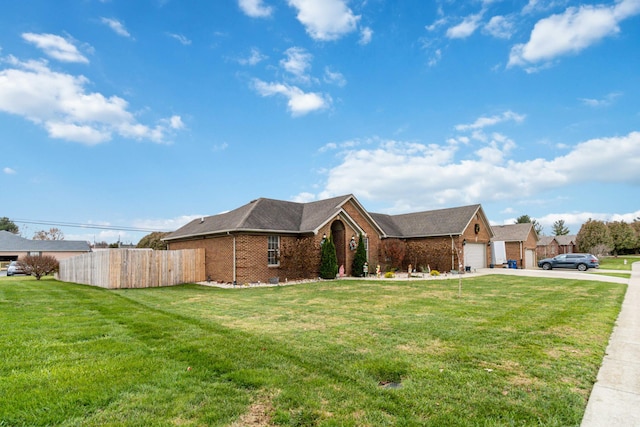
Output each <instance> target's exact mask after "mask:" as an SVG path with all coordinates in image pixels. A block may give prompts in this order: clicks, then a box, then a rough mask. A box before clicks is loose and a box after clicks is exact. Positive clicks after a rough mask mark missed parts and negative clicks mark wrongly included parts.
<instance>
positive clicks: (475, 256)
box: [464, 243, 487, 271]
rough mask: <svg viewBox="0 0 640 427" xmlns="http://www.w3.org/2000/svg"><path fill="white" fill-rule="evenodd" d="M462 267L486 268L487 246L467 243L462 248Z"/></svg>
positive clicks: (472, 268)
mask: <svg viewBox="0 0 640 427" xmlns="http://www.w3.org/2000/svg"><path fill="white" fill-rule="evenodd" d="M464 266H465V267H471V271H473V270H474V269H476V268H485V267H486V266H487V245H485V244H484V243H467V244H466V245H465V246H464Z"/></svg>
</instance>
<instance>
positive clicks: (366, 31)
mask: <svg viewBox="0 0 640 427" xmlns="http://www.w3.org/2000/svg"><path fill="white" fill-rule="evenodd" d="M372 38H373V30H372V29H371V28H369V27H364V28H363V29H361V30H360V40H358V43H360V44H361V45H367V44H369V43H371V39H372Z"/></svg>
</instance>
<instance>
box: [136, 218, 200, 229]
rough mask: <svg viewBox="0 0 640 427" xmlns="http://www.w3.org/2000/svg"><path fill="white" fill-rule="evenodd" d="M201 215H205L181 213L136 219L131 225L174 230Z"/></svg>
mask: <svg viewBox="0 0 640 427" xmlns="http://www.w3.org/2000/svg"><path fill="white" fill-rule="evenodd" d="M203 216H206V215H181V216H178V217H175V218H164V219H136V220H134V221H133V225H132V227H135V228H141V229H145V230H158V231H174V230H177V229H178V228H180V227H182V226H184V225H185V224H188V223H189V222H191V221H193V220H194V219H197V218H202V217H203Z"/></svg>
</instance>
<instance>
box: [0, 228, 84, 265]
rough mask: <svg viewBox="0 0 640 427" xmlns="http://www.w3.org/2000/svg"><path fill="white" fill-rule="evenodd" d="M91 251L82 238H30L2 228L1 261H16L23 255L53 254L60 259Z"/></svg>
mask: <svg viewBox="0 0 640 427" xmlns="http://www.w3.org/2000/svg"><path fill="white" fill-rule="evenodd" d="M87 252H91V246H90V245H89V242H85V241H80V240H29V239H25V238H24V237H20V236H18V235H17V234H13V233H10V232H8V231H4V230H0V261H15V260H17V259H18V258H19V257H21V256H23V255H51V256H53V257H54V258H56V259H57V260H58V261H60V260H62V259H65V258H70V257H72V256H76V255H81V254H84V253H87Z"/></svg>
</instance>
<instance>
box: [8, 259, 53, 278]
mask: <svg viewBox="0 0 640 427" xmlns="http://www.w3.org/2000/svg"><path fill="white" fill-rule="evenodd" d="M18 264H20V266H21V267H22V269H23V270H24V272H25V273H26V274H29V275H31V276H34V277H35V278H36V280H40V278H41V277H42V276H46V275H47V274H53V273H55V272H56V271H58V268H59V267H60V264H59V263H58V260H57V259H55V258H54V257H52V256H51V255H42V256H40V255H26V256H24V257H22V258H20V259H19V260H18Z"/></svg>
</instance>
